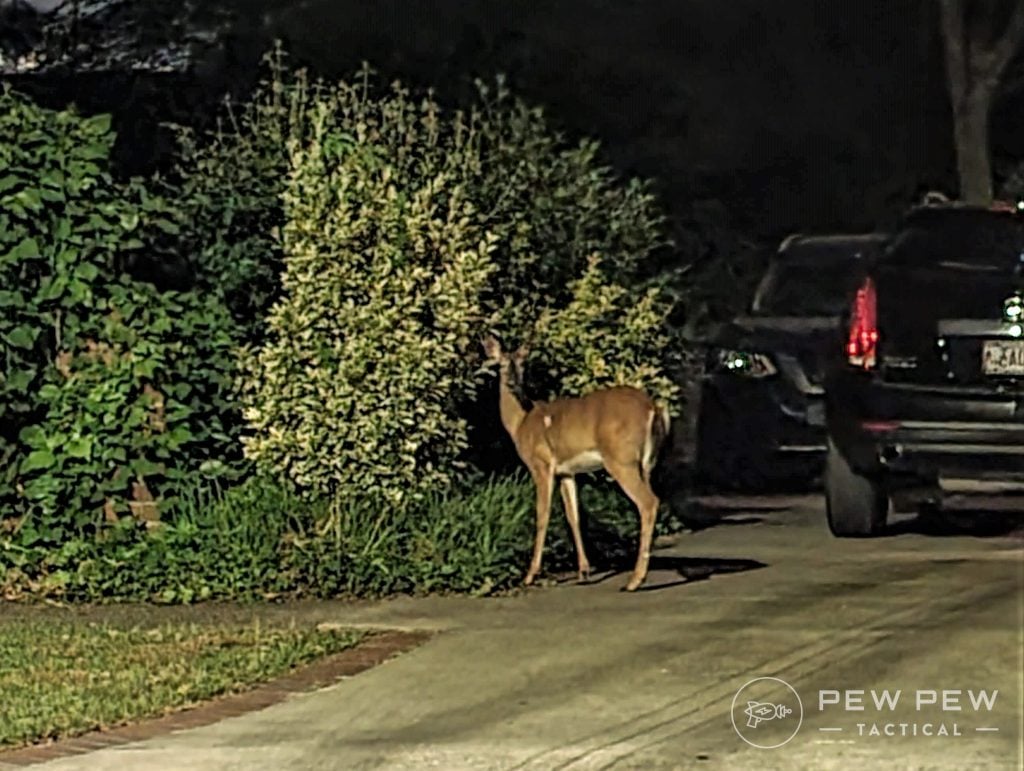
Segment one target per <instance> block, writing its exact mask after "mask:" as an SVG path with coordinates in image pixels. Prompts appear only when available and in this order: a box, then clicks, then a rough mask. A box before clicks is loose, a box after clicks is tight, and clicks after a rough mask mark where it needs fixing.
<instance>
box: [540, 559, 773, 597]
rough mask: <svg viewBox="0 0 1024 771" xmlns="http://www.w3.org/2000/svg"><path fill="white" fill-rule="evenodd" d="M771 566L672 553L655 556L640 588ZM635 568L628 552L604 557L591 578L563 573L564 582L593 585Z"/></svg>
mask: <svg viewBox="0 0 1024 771" xmlns="http://www.w3.org/2000/svg"><path fill="white" fill-rule="evenodd" d="M766 567H768V565H767V564H765V563H764V562H759V561H758V560H751V559H737V558H725V557H669V556H656V555H652V556H651V561H650V563H649V566H648V575H647V581H646V582H645V583H644V585H643V586H641V587H640V588H639V589H637V591H638V592H653V591H658V590H660V589H670V588H672V587H674V586H683V585H684V584H692V583H694V582H695V581H706V580H708V579H709V578H711V577H712V576H715V575H726V574H729V573H743V572H746V571H748V570H759V569H760V568H766ZM632 571H633V560H632V559H629V558H628V557H626V556H621V557H615V558H613V559H611V560H602V562H601V563H600V564H597V565H595V566H594V570H593V571H592V575H594V577H592V578H591V579H590V580H588V581H580V582H577V581H576V577H575V575H576V574H575V573H572V574H571V575H569V574H567V573H566V574H563V575H564V576H565V577H564V578H563V579H562V581H560V583H563V582H564V583H575V584H577V585H578V586H593V585H596V584H603V583H604V582H606V581H609V580H611V579H614V578H617V577H622V578H625V577H626V576H627V575H628V574H629V573H631V572H632ZM658 573H675V574H676V575H677V576H678V578H673V579H670V580H669V581H667V582H666V581H662V580H660V577H659V576H658V575H657V574H658ZM652 579H653V580H652Z"/></svg>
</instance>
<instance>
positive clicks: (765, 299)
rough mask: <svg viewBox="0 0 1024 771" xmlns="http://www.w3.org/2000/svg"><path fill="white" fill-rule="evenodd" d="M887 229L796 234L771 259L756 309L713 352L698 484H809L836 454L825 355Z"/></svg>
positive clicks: (715, 342) (722, 332)
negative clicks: (831, 446)
mask: <svg viewBox="0 0 1024 771" xmlns="http://www.w3.org/2000/svg"><path fill="white" fill-rule="evenodd" d="M885 241H886V235H885V234H882V233H868V234H843V235H816V236H807V235H795V236H791V237H789V238H787V239H786V240H785V241H784V242H783V243H782V245H781V246H780V247H779V249H778V250H777V252H776V253H775V254H773V255H772V258H771V260H770V262H769V265H768V268H767V270H766V271H765V273H764V275H763V277H762V279H761V281H760V283H759V285H758V287H757V290H756V291H755V294H754V297H753V300H752V302H751V304H750V307H749V310H748V311H747V313H745V314H744V315H742V316H739V317H737V318H735V319H733V320H732V321H731V322H729V323H727V324H723V325H721V326H719V327H718V328H717V329H715V330H713V331H712V333H711V334H710V335H709V336H708V337H707V338H705V339H704V340H703V341H702V342H703V343H704V345H705V347H706V349H707V361H706V366H705V372H706V374H705V376H704V380H703V382H702V384H701V396H700V414H699V417H698V422H697V447H696V455H697V457H696V467H697V475H698V478H699V479H700V480H701V481H702V482H703V483H705V484H707V485H710V486H711V487H713V488H715V489H722V490H730V491H745V492H761V491H766V490H772V489H780V488H784V487H792V486H800V487H806V486H807V485H808V484H809V483H810V482H812V481H813V480H814V478H815V477H817V476H818V475H819V474H820V472H821V470H822V468H823V461H824V457H825V452H826V448H827V444H826V435H825V433H826V432H825V408H824V401H823V395H824V391H823V388H822V380H823V377H824V368H825V364H824V362H825V359H826V358H827V357H828V355H829V353H830V351H831V349H832V348H834V347H835V345H836V341H837V340H840V339H841V337H842V332H841V327H840V324H841V318H842V316H843V314H844V312H846V310H847V307H848V305H847V304H848V298H849V296H850V293H851V292H853V291H854V290H855V289H856V287H857V285H858V284H859V282H860V279H861V276H862V274H861V271H860V269H859V267H858V266H860V265H861V264H864V263H867V262H870V261H871V260H872V259H873V257H874V255H876V254H877V253H879V252H880V250H881V249H882V247H883V245H884V244H885Z"/></svg>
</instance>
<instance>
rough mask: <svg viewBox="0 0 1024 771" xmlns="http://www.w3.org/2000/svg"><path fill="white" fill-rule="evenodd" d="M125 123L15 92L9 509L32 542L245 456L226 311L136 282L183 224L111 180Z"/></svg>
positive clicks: (1, 344) (3, 180) (8, 125)
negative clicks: (235, 448)
mask: <svg viewBox="0 0 1024 771" xmlns="http://www.w3.org/2000/svg"><path fill="white" fill-rule="evenodd" d="M109 123H110V122H109V118H108V117H107V116H97V117H94V118H88V119H86V118H82V117H81V116H79V115H77V114H75V113H74V112H73V111H60V112H54V111H50V110H44V109H40V108H39V107H37V106H35V105H34V104H32V103H31V102H29V101H28V100H26V99H24V98H23V97H20V96H18V95H16V94H14V93H13V92H11V91H9V90H6V89H5V90H4V92H3V93H2V94H0V169H3V170H4V171H3V172H2V173H0V174H2V175H0V286H3V287H4V290H3V291H0V309H2V311H3V312H2V313H0V360H2V361H3V367H2V370H0V463H2V468H3V471H2V472H0V474H2V476H0V506H2V507H3V510H4V515H5V521H4V529H5V530H7V531H8V532H12V533H13V537H15V538H16V539H17V540H18V542H19V543H20V544H22V545H24V546H31V545H32V544H35V543H37V542H39V543H49V544H56V543H60V542H62V541H63V540H65V539H66V538H67V537H69V536H70V535H71V534H73V533H77V532H82V530H83V528H88V529H95V527H96V526H97V525H98V524H99V523H101V522H103V521H104V520H105V519H106V520H111V519H115V518H117V517H118V516H120V515H122V514H126V513H129V511H131V512H132V513H135V514H136V515H138V516H140V517H144V518H152V517H153V516H154V515H155V511H154V509H155V507H156V506H157V502H156V499H157V498H158V497H159V496H160V495H161V494H163V495H172V494H173V489H174V484H175V481H176V480H177V479H179V478H180V476H181V475H182V474H184V473H189V472H191V471H194V470H196V469H197V468H199V467H200V466H202V464H203V463H204V462H205V463H207V466H206V467H205V468H208V469H211V468H215V467H216V464H217V463H223V460H222V459H223V458H225V457H229V455H230V452H225V446H224V441H223V440H224V439H226V438H227V437H225V436H224V434H223V431H222V430H221V424H220V416H221V414H222V413H223V411H224V403H225V400H226V399H227V398H228V397H227V396H226V395H225V393H226V392H225V384H226V382H227V381H228V380H229V378H228V377H227V376H226V375H225V373H224V372H223V371H222V370H221V369H218V367H219V366H223V365H225V363H226V362H228V361H230V346H231V336H230V335H229V334H227V333H226V331H225V327H224V321H225V318H226V317H225V316H224V314H223V311H222V310H221V307H220V303H219V302H218V300H217V298H216V297H215V296H210V295H200V294H197V293H191V294H189V293H181V292H161V291H159V290H158V289H157V288H156V287H154V286H153V285H152V284H149V283H146V282H144V281H140V280H137V279H135V278H133V277H132V275H131V273H130V270H131V269H132V267H133V266H138V265H140V264H142V263H143V262H145V261H146V260H152V259H157V258H158V257H159V255H160V250H161V246H160V242H161V239H162V238H163V236H165V235H173V234H174V233H175V232H176V231H177V229H178V220H177V214H176V213H175V212H174V211H173V209H172V208H171V207H169V205H168V204H167V202H166V201H164V200H163V199H161V198H159V197H156V196H153V195H151V194H150V193H149V192H148V191H147V190H146V189H145V188H144V187H143V186H142V185H141V184H140V183H138V182H130V183H126V184H123V185H121V184H117V183H115V182H114V181H113V180H112V179H111V177H110V175H109V173H108V171H107V161H108V159H109V155H110V151H111V147H112V144H113V134H112V133H111V131H110V125H109ZM218 357H219V358H218Z"/></svg>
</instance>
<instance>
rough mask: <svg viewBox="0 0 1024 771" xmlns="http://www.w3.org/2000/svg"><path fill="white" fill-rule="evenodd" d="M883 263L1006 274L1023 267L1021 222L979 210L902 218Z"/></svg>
mask: <svg viewBox="0 0 1024 771" xmlns="http://www.w3.org/2000/svg"><path fill="white" fill-rule="evenodd" d="M885 259H886V262H889V263H894V264H898V265H909V266H921V267H939V268H949V269H953V270H967V271H978V270H980V271H985V272H989V271H998V272H1012V271H1015V270H1020V269H1021V267H1022V265H1024V218H1022V217H1020V216H1019V215H1015V214H1003V213H998V212H989V211H984V210H967V211H935V212H924V213H921V214H919V215H917V216H915V217H911V218H908V220H907V223H906V226H905V227H904V228H903V229H902V230H901V231H900V232H899V233H898V234H897V235H896V236H895V237H894V238H893V240H892V242H891V243H890V246H889V249H888V253H887V255H886V258H885Z"/></svg>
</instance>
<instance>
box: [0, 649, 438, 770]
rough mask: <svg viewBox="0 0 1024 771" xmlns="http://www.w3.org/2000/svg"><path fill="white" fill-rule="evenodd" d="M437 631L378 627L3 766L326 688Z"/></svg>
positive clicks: (2, 758) (9, 757) (2, 756)
mask: <svg viewBox="0 0 1024 771" xmlns="http://www.w3.org/2000/svg"><path fill="white" fill-rule="evenodd" d="M432 634H433V633H431V632H399V631H381V632H372V633H370V634H369V635H367V636H366V638H365V639H364V640H363V641H362V642H361V643H359V644H358V645H356V646H355V647H354V648H349V649H348V650H345V651H342V652H341V653H338V654H335V655H333V656H327V657H325V658H323V659H320V660H318V661H314V662H312V663H310V664H307V665H305V666H303V667H300V668H298V669H296V670H295V671H293V672H291V673H290V674H288V675H285V676H284V677H280V678H278V679H276V680H272V681H269V682H266V683H263V684H261V685H258V686H255V687H254V688H252V689H250V690H248V691H245V692H243V693H236V694H231V695H227V696H223V697H220V698H217V699H214V700H212V701H210V702H207V703H205V704H201V705H199V706H197V707H192V708H190V709H186V710H182V711H180V712H174V713H172V714H169V715H164V716H162V717H158V718H151V719H147V720H141V721H139V722H137V723H132V724H129V725H124V726H118V727H116V728H111V729H109V730H102V731H90V732H89V733H87V734H82V735H80V736H76V737H71V738H68V739H62V740H60V741H54V742H47V743H45V744H37V745H34V746H31V747H23V748H19V749H14V750H6V751H0V768H2V767H5V766H28V765H32V764H35V763H43V762H46V761H48V760H54V759H56V758H60V757H67V756H69V755H81V754H84V753H87V752H93V751H95V750H98V749H103V748H105V747H113V746H117V745H121V744H127V743H129V742H136V741H142V740H144V739H151V738H153V737H156V736H161V735H164V734H168V733H171V732H174V731H181V730H184V729H187V728H198V727H199V726H204V725H210V724H212V723H216V722H219V721H221V720H224V719H225V718H229V717H237V716H238V715H242V714H245V713H247V712H253V711H256V710H260V709H264V708H266V707H269V706H271V705H273V704H277V703H278V702H281V701H284V700H285V699H286V698H288V696H290V695H291V694H295V693H302V692H305V691H311V690H314V689H317V688H323V687H324V686H327V685H331V684H332V683H335V682H337V681H338V680H341V679H342V678H345V677H351V676H353V675H356V674H359V673H360V672H363V671H365V670H367V669H370V668H371V667H375V666H377V665H378V664H381V663H383V662H384V661H386V660H387V659H389V658H391V657H393V656H396V655H398V654H400V653H404V652H406V651H408V650H411V649H413V648H415V647H416V646H418V645H421V644H422V643H424V642H426V641H427V640H428V639H429V638H430V637H431V636H432Z"/></svg>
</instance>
